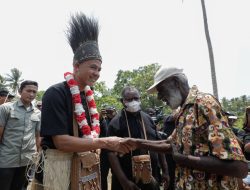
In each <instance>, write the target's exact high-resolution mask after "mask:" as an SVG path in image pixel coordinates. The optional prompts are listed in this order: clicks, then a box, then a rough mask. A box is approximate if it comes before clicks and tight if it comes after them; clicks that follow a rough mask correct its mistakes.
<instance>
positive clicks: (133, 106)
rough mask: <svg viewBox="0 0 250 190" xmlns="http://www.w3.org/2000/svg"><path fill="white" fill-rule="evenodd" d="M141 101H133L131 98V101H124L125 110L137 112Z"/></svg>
mask: <svg viewBox="0 0 250 190" xmlns="http://www.w3.org/2000/svg"><path fill="white" fill-rule="evenodd" d="M140 105H141V102H140V101H135V100H133V101H132V102H126V103H125V106H126V108H125V109H126V110H127V111H128V112H138V111H140V110H141V106H140Z"/></svg>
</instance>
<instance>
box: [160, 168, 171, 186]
mask: <svg viewBox="0 0 250 190" xmlns="http://www.w3.org/2000/svg"><path fill="white" fill-rule="evenodd" d="M161 179H162V184H163V190H167V189H168V187H169V183H170V177H169V175H168V173H165V172H163V173H162V176H161Z"/></svg>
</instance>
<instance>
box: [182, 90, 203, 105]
mask: <svg viewBox="0 0 250 190" xmlns="http://www.w3.org/2000/svg"><path fill="white" fill-rule="evenodd" d="M198 92H199V90H198V88H197V86H196V85H194V86H192V88H190V90H189V93H188V96H187V98H186V100H185V102H184V104H183V105H182V108H184V107H185V106H186V105H188V104H194V103H195V101H196V97H197V95H198Z"/></svg>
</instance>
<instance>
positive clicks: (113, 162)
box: [108, 152, 139, 190]
mask: <svg viewBox="0 0 250 190" xmlns="http://www.w3.org/2000/svg"><path fill="white" fill-rule="evenodd" d="M108 157H109V162H110V166H111V168H112V172H114V174H115V176H116V177H117V179H118V180H119V182H120V184H121V186H122V187H123V189H125V190H139V188H138V187H137V186H136V185H135V184H134V183H133V182H132V181H130V180H129V179H128V178H127V176H126V175H125V174H124V172H123V170H122V168H121V165H120V162H119V160H118V158H117V156H116V155H115V154H114V153H113V152H110V153H109V154H108Z"/></svg>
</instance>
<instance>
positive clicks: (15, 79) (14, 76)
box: [5, 68, 23, 94]
mask: <svg viewBox="0 0 250 190" xmlns="http://www.w3.org/2000/svg"><path fill="white" fill-rule="evenodd" d="M10 71H11V74H7V76H6V78H5V80H6V81H7V82H8V86H9V87H11V89H12V91H13V93H15V94H16V93H17V91H18V88H19V86H20V83H21V82H22V81H23V79H20V78H21V75H22V72H21V71H19V70H18V69H17V68H13V69H11V70H10Z"/></svg>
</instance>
